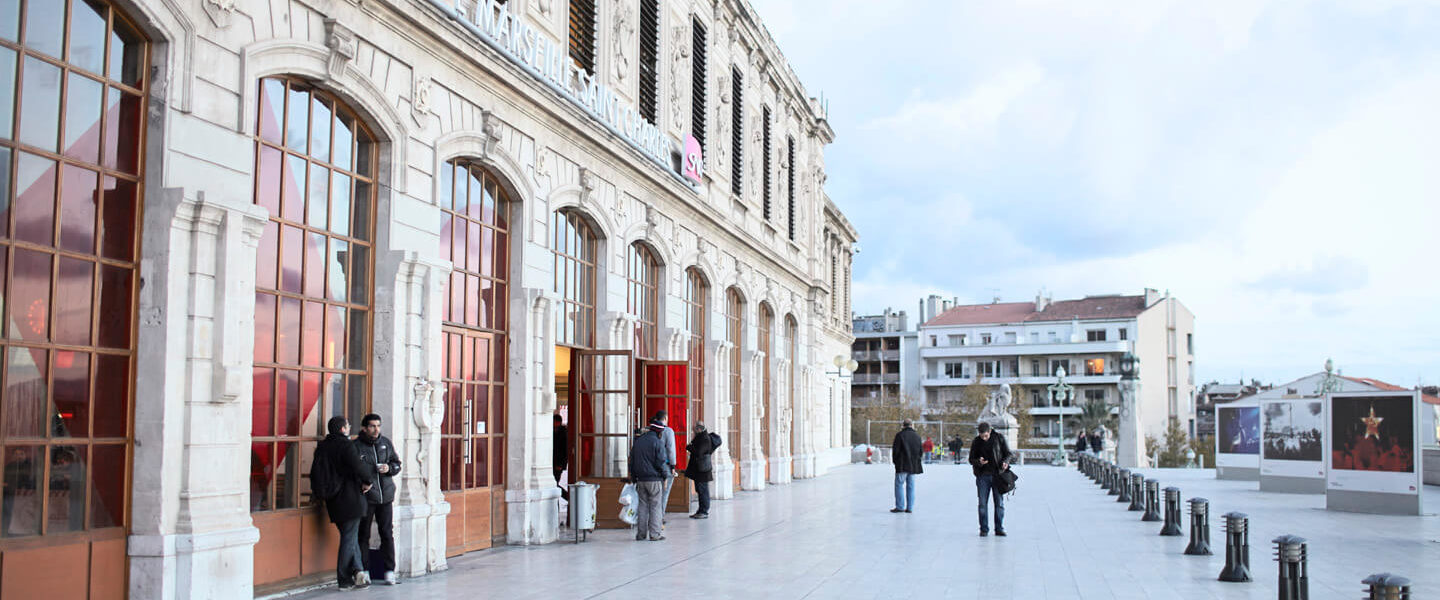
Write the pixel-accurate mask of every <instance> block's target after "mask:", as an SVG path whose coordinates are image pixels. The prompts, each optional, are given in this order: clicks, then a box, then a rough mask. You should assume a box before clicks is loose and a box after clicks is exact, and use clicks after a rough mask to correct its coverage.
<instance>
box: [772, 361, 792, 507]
mask: <svg viewBox="0 0 1440 600" xmlns="http://www.w3.org/2000/svg"><path fill="white" fill-rule="evenodd" d="M770 368H771V369H772V370H771V373H772V374H773V376H774V378H775V382H774V386H772V389H771V391H770V394H771V396H770V397H771V398H774V399H775V402H774V404H775V410H773V411H771V412H773V413H774V414H768V415H765V418H766V419H770V454H771V455H770V456H767V457H766V460H768V461H769V462H770V483H773V484H781V483H790V480H791V473H790V459H791V458H792V457H793V456H794V453H795V449H794V448H791V447H790V429H791V427H792V426H793V422H792V421H791V418H792V415H793V414H794V411H793V409H792V407H791V406H790V400H791V394H790V386H792V385H794V382H792V381H791V380H790V361H789V360H788V359H786V358H782V357H776V358H774V359H772V360H771V367H770ZM796 399H797V400H798V398H796Z"/></svg>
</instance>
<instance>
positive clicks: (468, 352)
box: [455, 337, 475, 381]
mask: <svg viewBox="0 0 1440 600" xmlns="http://www.w3.org/2000/svg"><path fill="white" fill-rule="evenodd" d="M474 373H475V340H474V339H472V338H467V337H461V338H460V371H459V373H458V374H457V375H456V376H455V378H456V379H459V380H461V381H472V380H473V379H474V377H473V375H474Z"/></svg>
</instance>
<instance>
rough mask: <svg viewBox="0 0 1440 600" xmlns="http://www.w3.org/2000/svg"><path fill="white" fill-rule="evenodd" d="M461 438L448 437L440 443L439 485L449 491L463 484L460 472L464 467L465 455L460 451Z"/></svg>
mask: <svg viewBox="0 0 1440 600" xmlns="http://www.w3.org/2000/svg"><path fill="white" fill-rule="evenodd" d="M462 443H464V441H463V440H458V439H448V440H444V441H443V442H442V443H441V445H440V487H441V489H443V490H445V491H447V492H449V491H454V490H458V489H461V486H462V485H464V483H463V481H464V479H463V477H462V475H461V473H462V472H463V469H464V467H465V464H464V463H465V457H464V455H462V454H461V452H460V444H462Z"/></svg>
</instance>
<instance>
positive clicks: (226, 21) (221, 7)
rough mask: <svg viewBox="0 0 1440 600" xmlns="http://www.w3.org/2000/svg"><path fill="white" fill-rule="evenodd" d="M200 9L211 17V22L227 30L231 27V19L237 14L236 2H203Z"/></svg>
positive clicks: (209, 0) (217, 0) (221, 0)
mask: <svg viewBox="0 0 1440 600" xmlns="http://www.w3.org/2000/svg"><path fill="white" fill-rule="evenodd" d="M200 7H201V8H203V9H205V14H206V15H209V16H210V22H211V23H214V24H215V26H216V27H218V28H220V29H225V28H227V27H229V26H230V17H231V16H232V15H234V14H235V0H203V1H202V2H201V3H200Z"/></svg>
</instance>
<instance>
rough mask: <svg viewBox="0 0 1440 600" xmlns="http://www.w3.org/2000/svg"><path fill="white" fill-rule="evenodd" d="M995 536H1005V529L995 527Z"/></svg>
mask: <svg viewBox="0 0 1440 600" xmlns="http://www.w3.org/2000/svg"><path fill="white" fill-rule="evenodd" d="M995 537H1005V530H1004V529H996V530H995Z"/></svg>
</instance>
